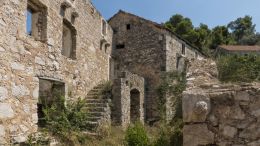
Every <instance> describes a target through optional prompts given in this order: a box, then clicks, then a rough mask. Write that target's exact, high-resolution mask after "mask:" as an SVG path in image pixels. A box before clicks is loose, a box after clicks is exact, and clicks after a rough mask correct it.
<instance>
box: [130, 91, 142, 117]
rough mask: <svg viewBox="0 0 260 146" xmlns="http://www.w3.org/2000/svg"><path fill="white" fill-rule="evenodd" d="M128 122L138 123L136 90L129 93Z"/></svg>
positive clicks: (138, 111) (138, 109)
mask: <svg viewBox="0 0 260 146" xmlns="http://www.w3.org/2000/svg"><path fill="white" fill-rule="evenodd" d="M130 120H131V122H136V121H140V92H139V91H138V90H137V89H133V90H131V91H130Z"/></svg>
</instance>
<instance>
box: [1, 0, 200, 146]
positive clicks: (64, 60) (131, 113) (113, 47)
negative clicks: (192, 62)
mask: <svg viewBox="0 0 260 146" xmlns="http://www.w3.org/2000/svg"><path fill="white" fill-rule="evenodd" d="M201 56H202V55H201V54H200V53H199V52H198V51H197V50H196V48H194V47H192V46H191V45H189V43H188V42H186V41H184V40H182V39H181V38H179V37H178V36H176V35H175V34H173V33H172V32H170V31H169V30H167V29H165V28H164V27H162V26H161V25H159V24H156V23H154V22H151V21H149V20H145V19H143V18H140V17H138V16H135V15H132V14H128V13H125V12H122V11H120V12H119V13H118V14H116V15H115V16H114V17H112V18H111V19H110V21H109V24H108V23H107V22H106V20H105V19H104V18H103V17H102V16H101V15H100V13H99V12H98V11H97V10H96V9H95V7H94V6H93V5H92V4H91V2H90V1H89V0H8V1H0V144H9V143H16V142H17V143H19V142H23V141H25V140H26V138H27V137H28V136H29V135H30V134H32V133H35V132H37V129H38V126H41V121H40V120H39V119H41V118H42V116H43V115H42V107H43V106H44V104H46V103H45V102H46V101H47V102H48V104H52V103H53V102H55V100H54V99H53V98H54V97H55V94H56V93H58V94H59V95H63V96H65V99H66V100H67V101H68V100H75V99H77V98H78V97H80V98H87V102H88V105H89V106H90V105H93V104H94V105H97V103H98V105H100V107H95V106H94V107H93V108H99V109H100V108H101V109H102V110H101V111H98V112H92V110H91V111H90V113H91V114H92V113H93V117H92V119H94V121H89V122H90V123H91V124H93V125H99V124H100V121H102V120H103V119H105V120H106V121H110V119H111V118H110V117H111V116H112V120H113V122H114V123H116V124H119V125H122V126H123V127H126V126H127V125H128V124H129V123H130V122H131V121H136V120H140V121H145V120H147V121H149V120H150V121H155V120H156V119H157V118H158V112H157V111H156V110H157V107H156V106H157V104H156V93H155V88H156V86H157V85H158V82H157V81H158V79H159V77H160V74H161V73H163V72H166V71H173V70H182V68H183V64H184V60H185V59H184V58H188V59H192V58H194V59H196V58H199V57H201ZM108 80H112V81H113V82H114V88H113V98H112V102H113V104H114V106H113V107H115V108H114V109H112V113H111V112H110V107H109V101H110V100H109V99H97V98H95V96H94V95H96V94H97V91H98V90H100V89H101V88H102V85H103V83H104V81H108ZM91 107H92V106H91ZM93 111H96V110H95V109H94V110H93ZM168 111H170V109H169V110H168ZM169 116H170V115H169Z"/></svg>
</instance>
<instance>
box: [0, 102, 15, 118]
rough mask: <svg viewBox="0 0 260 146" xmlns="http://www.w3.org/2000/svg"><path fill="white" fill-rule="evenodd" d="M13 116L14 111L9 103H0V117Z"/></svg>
mask: <svg viewBox="0 0 260 146" xmlns="http://www.w3.org/2000/svg"><path fill="white" fill-rule="evenodd" d="M12 117H14V111H13V109H12V107H11V105H10V104H8V103H0V119H2V118H3V119H6V118H12Z"/></svg>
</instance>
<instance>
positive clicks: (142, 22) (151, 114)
mask: <svg viewBox="0 0 260 146" xmlns="http://www.w3.org/2000/svg"><path fill="white" fill-rule="evenodd" d="M109 24H110V25H111V27H112V28H113V30H114V37H113V48H114V49H113V52H112V55H113V57H114V59H115V61H116V62H117V64H116V65H115V66H116V69H117V70H129V71H130V72H133V73H135V74H138V75H140V76H142V77H144V78H145V82H146V83H145V93H146V99H145V103H146V121H147V122H151V123H152V122H155V121H158V120H159V119H160V113H159V110H158V108H159V107H158V99H157V97H158V96H157V92H156V88H157V87H158V85H159V84H160V76H161V74H162V73H164V72H166V71H173V70H176V59H177V57H176V55H178V54H179V52H180V51H181V49H180V47H181V46H182V44H183V43H185V42H184V41H182V40H180V39H179V38H177V37H176V36H175V35H174V34H172V33H171V32H169V31H168V30H167V29H165V28H163V27H162V26H161V25H159V24H157V23H154V22H151V21H149V20H146V19H143V18H141V17H138V16H135V15H133V14H129V13H126V12H123V11H119V12H118V13H117V14H116V15H115V16H114V17H112V18H111V19H110V20H109ZM185 44H186V43H185ZM122 45H123V46H122ZM191 48H192V47H190V46H189V44H186V56H182V57H185V58H190V59H191V58H196V57H195V52H194V51H195V49H191ZM180 55H181V54H180ZM198 55H201V54H199V53H198Z"/></svg>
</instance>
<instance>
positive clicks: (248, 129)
mask: <svg viewBox="0 0 260 146" xmlns="http://www.w3.org/2000/svg"><path fill="white" fill-rule="evenodd" d="M183 120H184V123H185V126H184V129H183V135H184V146H202V145H203V146H204V145H218V146H259V145H260V85H259V84H251V85H230V86H228V85H211V86H209V87H207V89H206V87H205V88H202V89H201V88H200V89H193V90H189V91H186V92H184V93H183Z"/></svg>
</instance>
